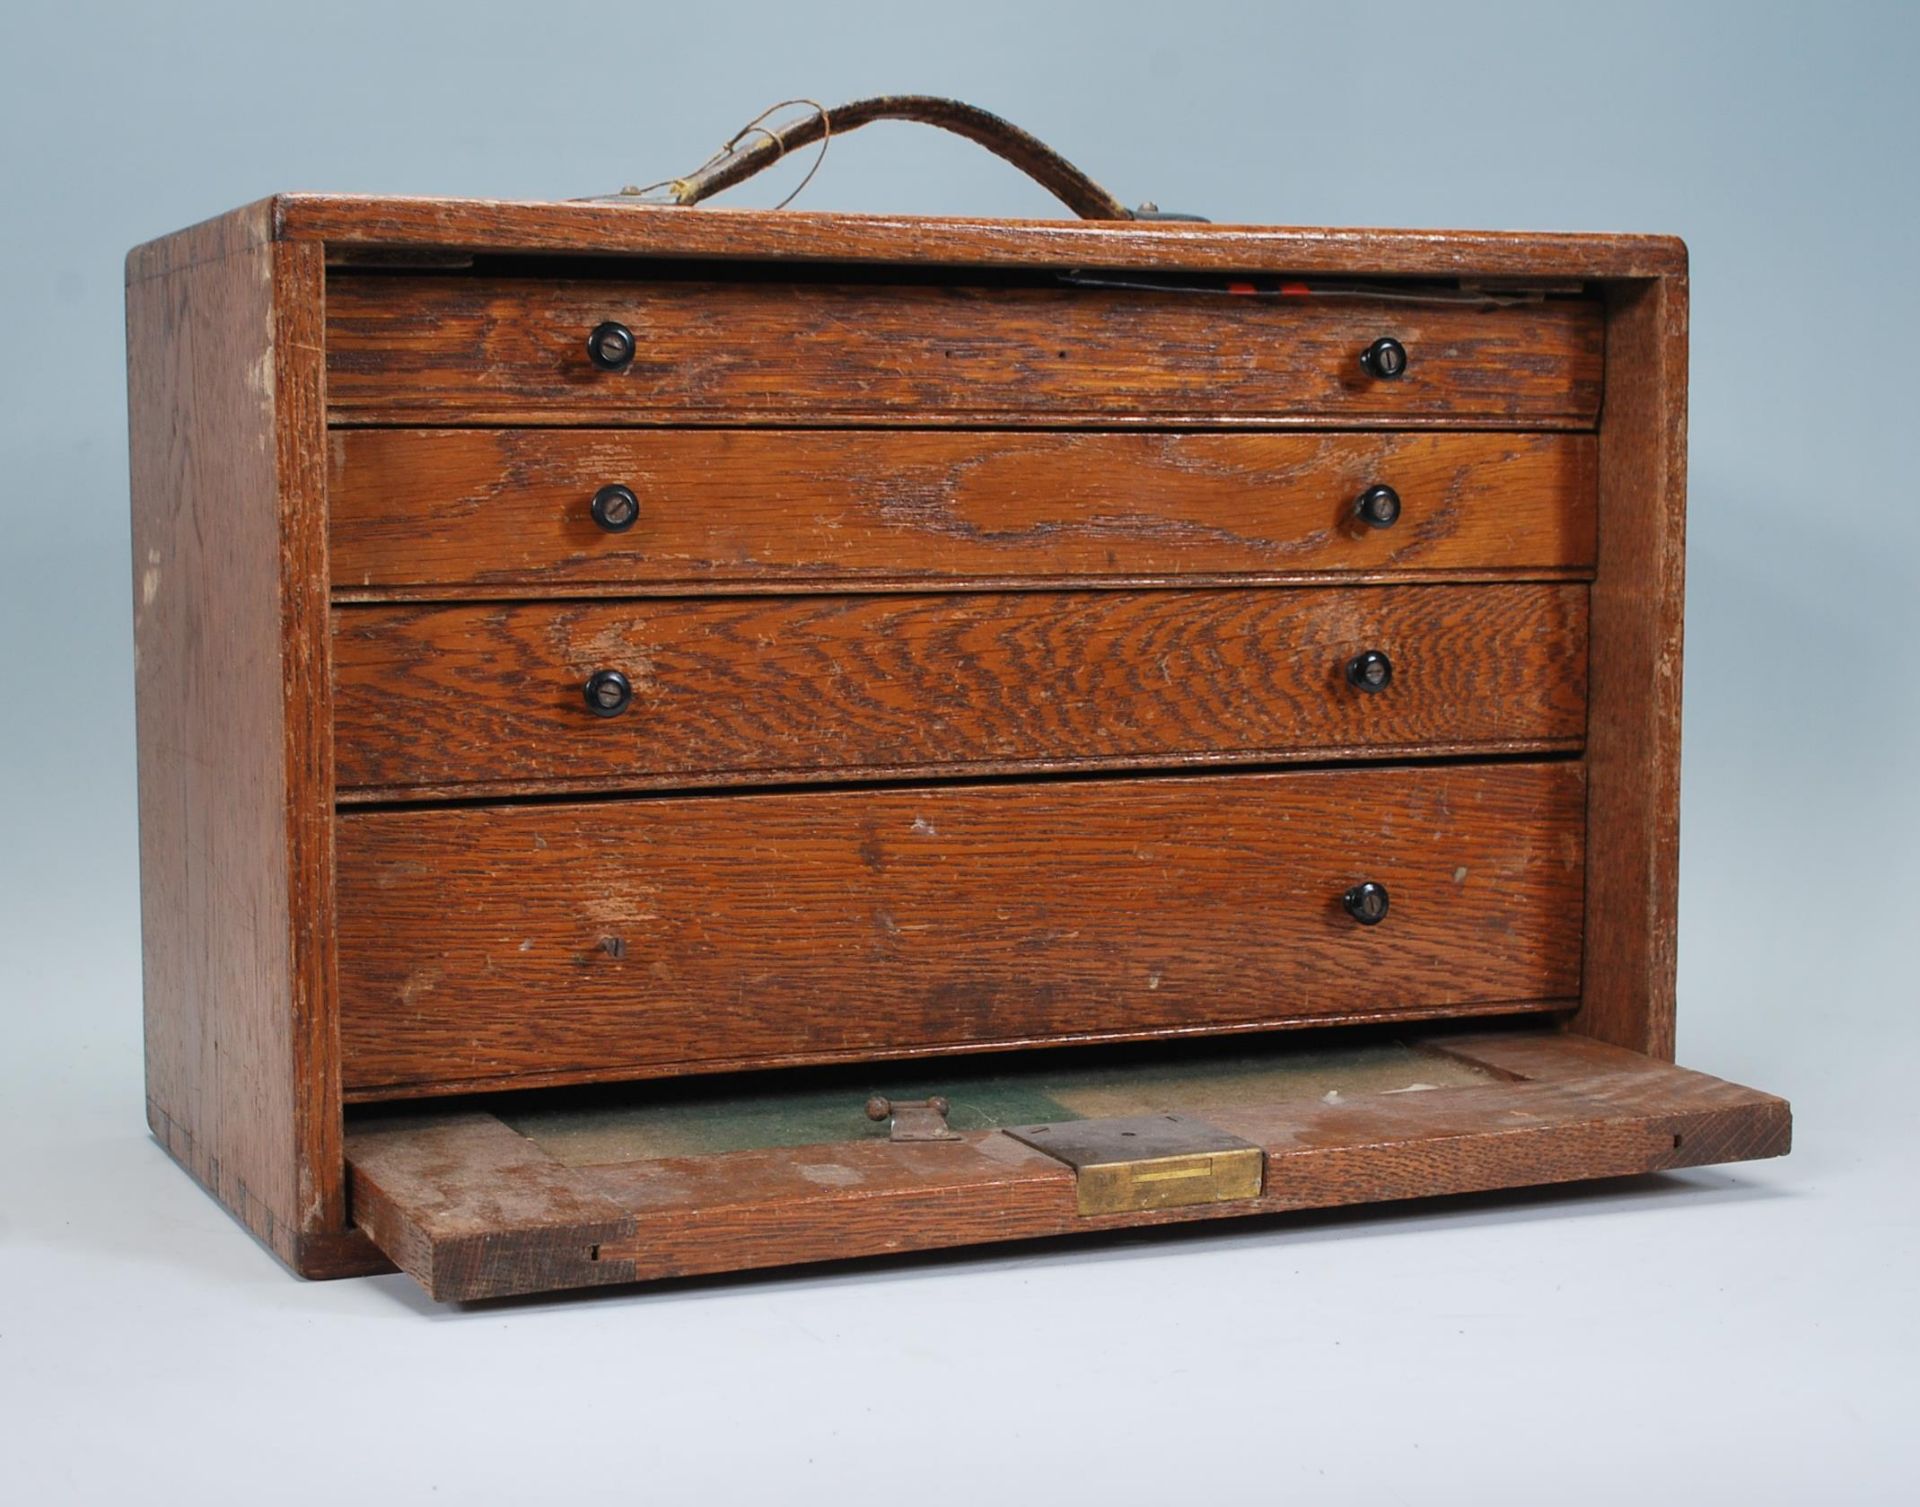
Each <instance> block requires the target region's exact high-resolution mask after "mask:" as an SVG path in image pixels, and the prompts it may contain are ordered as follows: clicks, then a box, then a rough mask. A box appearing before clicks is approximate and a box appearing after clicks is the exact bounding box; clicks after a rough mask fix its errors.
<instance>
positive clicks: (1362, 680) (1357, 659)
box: [1347, 649, 1393, 696]
mask: <svg viewBox="0 0 1920 1507" xmlns="http://www.w3.org/2000/svg"><path fill="white" fill-rule="evenodd" d="M1347 684H1348V685H1350V686H1352V687H1353V688H1354V689H1355V690H1356V691H1365V692H1366V693H1367V694H1368V695H1369V696H1372V695H1376V694H1378V693H1379V692H1381V691H1384V690H1385V689H1386V688H1387V687H1388V686H1390V685H1392V684H1393V661H1392V660H1390V659H1388V658H1387V656H1386V655H1384V654H1382V653H1381V652H1380V651H1379V650H1378V649H1368V650H1367V651H1366V652H1365V653H1363V654H1356V655H1354V656H1353V658H1352V659H1350V660H1348V661H1347Z"/></svg>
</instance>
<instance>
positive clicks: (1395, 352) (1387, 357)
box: [1360, 335, 1407, 382]
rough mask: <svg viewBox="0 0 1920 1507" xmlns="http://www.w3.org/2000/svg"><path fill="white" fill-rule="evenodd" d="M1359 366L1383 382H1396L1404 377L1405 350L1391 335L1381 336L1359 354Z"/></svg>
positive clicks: (1405, 365) (1405, 366)
mask: <svg viewBox="0 0 1920 1507" xmlns="http://www.w3.org/2000/svg"><path fill="white" fill-rule="evenodd" d="M1360 364H1361V365H1362V366H1364V367H1365V368H1366V369H1367V371H1368V372H1369V373H1371V374H1372V375H1373V376H1376V377H1378V378H1379V379H1380V380H1381V381H1383V382H1397V381H1398V380H1399V379H1400V378H1401V377H1402V376H1404V375H1406V370H1407V348H1406V347H1405V346H1404V345H1402V344H1401V343H1400V342H1399V341H1398V340H1395V339H1394V338H1393V337H1392V336H1391V335H1382V336H1381V337H1380V338H1379V339H1378V340H1376V341H1374V342H1373V344H1372V345H1370V346H1368V347H1367V348H1366V349H1365V350H1364V351H1362V352H1361V353H1360Z"/></svg>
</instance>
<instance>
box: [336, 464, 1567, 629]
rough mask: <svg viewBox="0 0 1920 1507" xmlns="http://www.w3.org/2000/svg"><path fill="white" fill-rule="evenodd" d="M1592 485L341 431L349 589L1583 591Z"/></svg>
mask: <svg viewBox="0 0 1920 1507" xmlns="http://www.w3.org/2000/svg"><path fill="white" fill-rule="evenodd" d="M1595 474H1596V473H1595V465H1594V441H1593V438H1592V437H1591V436H1590V435H1580V434H1480V433H1447V432H1439V433H1432V432H1429V433H1398V434H1367V433H1341V434H1258V433H1252V434H1250V433H1238V434H1219V433H1153V434H1147V433H1092V434H1073V433H1059V432H1018V431H1014V432H1002V433H978V432H958V431H952V430H947V431H941V430H929V431H912V430H901V431H884V430H883V431H879V432H874V431H867V430H839V431H820V430H805V429H800V430H791V429H789V430H752V429H747V430H739V429H735V430H727V429H696V430H661V431H651V432H636V431H634V430H619V429H574V430H566V429H518V430H513V429H510V430H486V429H479V430H461V429H428V430H422V429H336V430H335V431H334V432H333V436H332V447H331V453H330V474H329V482H328V496H329V512H330V517H331V540H330V547H331V555H332V570H333V584H334V588H335V590H336V591H343V592H349V593H351V592H354V591H367V592H396V591H397V592H405V591H408V590H410V589H418V588H435V587H442V588H448V587H450V588H476V587H484V588H487V589H490V590H497V589H499V588H503V587H504V588H514V587H519V588H525V589H542V588H547V589H552V588H578V587H586V588H594V587H609V588H615V589H629V590H634V589H654V590H698V589H701V588H703V587H719V588H724V589H728V590H739V589H743V588H748V589H751V588H763V589H779V590H792V589H795V588H802V589H804V588H805V587H807V586H810V585H821V586H846V585H886V584H888V583H903V584H908V585H911V584H913V583H932V582H953V581H961V582H966V581H973V582H983V583H1000V582H1017V581H1036V582H1048V581H1059V580H1063V579H1072V580H1076V581H1083V582H1097V581H1103V580H1104V581H1114V582H1121V583H1125V582H1129V581H1149V580H1163V579H1173V578H1183V579H1195V578H1209V577H1216V578H1234V577H1238V578H1244V579H1252V580H1262V581H1287V580H1299V579H1303V578H1310V577H1312V576H1315V575H1335V576H1337V575H1356V574H1369V573H1374V574H1392V575H1396V576H1397V575H1402V574H1409V575H1411V574H1418V573H1423V572H1424V573H1427V574H1455V575H1460V574H1475V573H1490V572H1502V571H1506V572H1513V571H1523V570H1524V571H1535V572H1539V571H1564V572H1585V571H1590V570H1591V569H1592V566H1593V560H1594V506H1595V498H1596V481H1595ZM1375 486H1386V487H1390V488H1392V489H1393V491H1394V493H1395V494H1396V496H1397V497H1398V498H1399V503H1400V515H1399V517H1398V519H1397V520H1396V521H1394V522H1392V523H1391V524H1389V525H1388V526H1386V527H1377V526H1371V525H1369V524H1368V523H1366V522H1364V521H1363V520H1361V519H1360V518H1359V517H1357V516H1356V503H1357V501H1358V499H1359V497H1360V495H1361V493H1363V492H1364V491H1366V490H1367V489H1369V488H1372V487H1375ZM609 488H625V489H626V490H627V491H628V492H630V493H631V494H632V499H633V504H634V505H635V506H636V507H637V514H636V515H635V516H633V517H632V519H631V521H630V522H629V521H627V518H626V515H624V514H622V513H620V512H619V511H617V509H618V508H619V507H621V506H624V505H625V504H624V499H619V498H617V497H615V498H614V504H615V509H616V511H614V512H611V513H606V512H605V504H604V503H603V513H604V514H605V516H606V517H607V518H608V521H609V522H610V523H612V524H616V525H617V524H622V523H624V525H625V526H624V527H619V528H610V527H607V526H605V525H603V524H602V523H601V522H599V521H597V520H596V517H595V513H594V503H595V498H596V497H597V496H599V495H601V494H602V492H603V490H604V489H609Z"/></svg>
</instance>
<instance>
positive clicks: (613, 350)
mask: <svg viewBox="0 0 1920 1507" xmlns="http://www.w3.org/2000/svg"><path fill="white" fill-rule="evenodd" d="M638 349H639V347H638V346H637V345H636V344H634V339H633V331H632V330H630V329H628V328H627V327H626V326H625V325H624V324H615V323H614V322H613V321H612V320H611V319H609V320H608V321H607V322H606V323H605V324H596V325H595V326H594V327H593V333H592V334H591V335H589V336H587V355H588V357H589V358H590V359H591V360H592V362H593V364H594V365H595V366H597V367H599V368H600V370H601V371H603V372H617V371H621V370H623V369H624V368H626V367H629V366H631V365H632V364H633V353H634V352H635V351H636V350H638Z"/></svg>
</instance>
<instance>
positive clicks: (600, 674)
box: [587, 670, 633, 717]
mask: <svg viewBox="0 0 1920 1507" xmlns="http://www.w3.org/2000/svg"><path fill="white" fill-rule="evenodd" d="M631 700H633V683H632V682H631V681H629V680H628V679H627V677H626V676H624V675H622V674H621V673H620V672H619V671H618V670H595V671H594V672H593V673H592V674H591V675H589V676H588V677H587V710H588V711H590V712H592V713H593V714H594V716H596V717H617V716H619V715H620V714H621V713H622V712H624V711H625V710H626V709H627V703H628V702H629V701H631Z"/></svg>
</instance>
